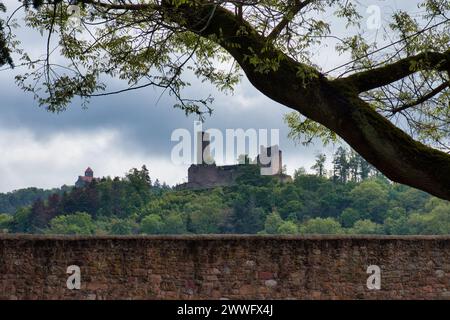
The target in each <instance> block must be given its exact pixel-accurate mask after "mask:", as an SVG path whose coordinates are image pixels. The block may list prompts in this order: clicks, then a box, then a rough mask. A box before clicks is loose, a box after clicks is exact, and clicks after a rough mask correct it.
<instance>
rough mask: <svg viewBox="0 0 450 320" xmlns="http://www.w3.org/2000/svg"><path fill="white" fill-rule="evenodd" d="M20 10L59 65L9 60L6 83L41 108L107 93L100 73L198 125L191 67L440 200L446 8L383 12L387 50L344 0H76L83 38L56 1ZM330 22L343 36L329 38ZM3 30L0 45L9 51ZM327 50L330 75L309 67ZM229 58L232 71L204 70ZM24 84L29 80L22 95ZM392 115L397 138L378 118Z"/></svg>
mask: <svg viewBox="0 0 450 320" xmlns="http://www.w3.org/2000/svg"><path fill="white" fill-rule="evenodd" d="M30 2H33V5H34V7H39V8H40V10H33V9H32V8H30V6H29V4H30ZM25 3H26V5H25V8H27V12H28V14H27V22H28V24H29V25H30V26H32V27H33V28H36V29H39V30H41V31H42V32H46V33H47V34H48V37H47V38H48V39H49V41H48V43H49V44H50V43H51V41H50V40H51V39H52V37H57V36H58V37H59V46H60V47H61V49H62V50H61V53H62V55H63V56H64V57H65V58H67V61H68V63H67V64H66V65H62V66H61V63H59V62H60V59H58V64H56V63H53V60H52V58H53V57H52V56H51V55H50V53H51V52H54V50H51V48H50V46H47V54H46V55H45V56H44V58H41V59H39V58H38V59H33V58H31V57H30V56H29V55H28V54H26V53H25V54H21V55H20V56H21V57H22V58H23V59H24V60H23V63H24V64H25V65H29V66H30V72H29V73H25V74H22V75H19V76H18V77H17V82H18V83H19V85H21V86H22V88H23V89H24V90H26V91H32V92H33V93H35V94H37V95H38V101H39V103H40V104H41V105H45V106H46V107H47V108H48V109H49V110H51V111H60V110H63V109H64V108H65V107H67V105H68V104H69V103H70V101H71V100H72V99H73V97H74V96H80V97H82V98H84V99H89V98H92V97H94V96H97V95H102V94H103V95H105V94H109V93H112V92H99V91H101V90H104V89H105V85H104V84H103V83H101V80H100V79H101V78H102V75H105V74H106V75H111V76H117V77H119V78H122V79H127V80H128V83H129V87H128V88H126V89H124V90H135V89H138V88H144V87H149V86H156V87H160V88H163V89H167V90H168V92H170V93H171V94H172V95H174V96H175V97H177V99H178V103H177V104H176V105H175V106H176V107H179V108H181V109H183V110H184V111H185V112H187V113H196V114H198V115H200V116H203V115H204V114H205V113H209V112H210V111H211V107H210V106H209V104H208V102H210V101H211V99H210V98H209V97H207V98H198V99H186V98H184V97H183V95H182V89H183V88H184V87H185V86H187V85H188V83H189V82H188V81H185V80H184V79H183V75H184V72H183V71H185V70H191V69H194V71H195V74H196V75H197V76H198V77H199V78H200V79H201V80H206V81H210V82H211V83H213V84H214V85H216V86H217V87H218V88H219V89H221V90H229V89H232V88H233V86H234V85H235V84H236V83H237V82H238V80H239V77H238V76H237V73H238V72H239V70H242V71H243V72H244V73H245V75H246V76H247V78H248V79H249V80H250V82H251V83H252V84H253V86H254V87H255V88H257V89H258V90H259V91H260V92H262V93H263V94H265V95H266V96H268V97H270V98H271V99H273V100H274V101H277V102H279V103H281V104H283V105H285V106H287V107H289V108H291V109H293V110H295V111H297V112H300V113H301V114H302V115H303V116H304V117H306V118H305V120H304V121H303V122H302V123H304V122H308V125H304V126H301V127H300V133H303V132H305V131H306V132H307V133H312V134H313V135H317V134H318V135H319V136H320V134H323V132H324V131H327V130H330V131H332V132H334V133H336V134H337V135H339V137H341V138H342V139H344V140H345V141H346V142H347V143H348V144H349V145H351V146H352V147H353V148H354V149H355V151H357V152H358V153H359V154H361V155H362V156H363V157H364V158H365V159H366V160H367V161H369V162H370V163H371V164H373V165H374V166H375V167H377V168H378V169H379V170H380V171H381V172H383V173H384V174H385V175H386V176H388V177H389V178H390V179H391V180H393V181H397V182H400V183H404V184H408V185H411V186H414V187H417V188H419V189H422V190H424V191H427V192H429V193H432V194H434V195H436V196H439V197H442V198H445V199H450V190H449V188H448V185H450V155H448V154H446V153H445V152H443V151H440V150H438V149H439V148H440V149H444V150H446V148H447V145H446V144H447V142H448V130H447V128H446V125H447V124H448V110H449V109H448V108H449V106H448V99H449V86H450V81H449V75H448V73H449V72H450V49H448V48H449V47H450V46H449V41H450V40H449V38H448V37H447V35H448V31H449V23H448V18H447V17H448V12H449V11H450V7H449V5H448V1H447V0H423V1H421V2H420V4H419V6H420V8H421V13H422V14H421V15H420V16H418V15H416V14H414V15H412V14H411V13H410V12H408V11H405V10H404V11H393V12H391V16H390V17H387V14H386V18H389V22H390V23H389V24H388V25H386V26H385V28H384V30H385V32H386V34H387V35H389V37H387V38H388V39H392V41H391V42H388V43H386V42H383V41H379V42H373V43H367V39H365V38H364V37H363V33H364V32H365V30H364V28H365V26H367V23H363V22H366V21H364V20H363V19H364V18H365V17H364V11H365V8H364V7H363V6H361V7H360V6H357V5H355V4H353V3H352V2H349V1H345V2H344V1H338V0H328V1H322V0H303V1H301V0H298V1H286V2H285V1H258V2H249V3H246V2H239V3H236V2H229V1H209V0H185V1H175V0H161V1H149V2H145V3H142V2H141V1H128V2H126V3H125V2H123V1H115V0H112V1H103V0H80V1H79V3H81V4H82V5H83V9H84V10H85V11H89V14H86V15H85V16H83V18H84V24H81V27H82V28H88V29H89V31H90V35H91V36H92V38H91V39H88V38H87V37H77V35H78V34H79V32H82V31H72V29H70V26H69V24H68V23H66V22H67V19H68V17H67V15H66V12H67V10H66V9H67V7H66V6H67V4H66V3H63V2H61V1H50V2H43V1H40V0H33V1H30V0H27V1H25ZM236 6H237V7H238V8H241V9H239V10H234V9H235V7H236ZM243 7H244V8H245V10H243V9H242V8H243ZM363 10H364V11H363ZM330 11H331V12H334V16H335V19H329V16H330V15H329V12H330ZM378 18H379V20H380V19H381V17H378ZM374 19H375V20H376V19H377V17H374ZM372 20H373V19H372ZM339 24H343V25H345V26H346V27H347V32H348V36H347V37H345V38H340V37H339V36H338V35H337V34H336V32H335V31H336V30H338V29H339ZM372 24H373V23H372ZM375 26H376V24H375ZM6 27H7V26H5V27H4V28H3V33H6V34H5V35H4V37H3V38H5V39H7V43H6V44H4V45H3V47H7V49H8V50H12V51H18V50H20V48H18V47H17V42H14V40H15V39H14V38H13V37H10V36H9V35H10V34H9V33H10V31H9V29H8V28H6ZM371 27H372V26H371ZM94 28H95V29H97V30H92V29H94ZM6 30H8V31H6ZM84 30H85V31H86V29H84ZM379 31H380V32H381V30H379ZM8 39H9V40H8ZM13 39H14V40H13ZM328 41H336V42H337V45H335V52H336V54H342V53H348V56H349V57H350V61H348V62H346V63H345V64H342V65H339V66H336V67H334V68H332V69H331V70H323V69H322V68H321V67H320V66H318V65H317V64H316V63H314V62H313V61H312V59H311V56H312V52H313V50H314V48H317V46H318V45H321V44H322V45H324V44H330V42H328ZM19 52H20V51H19ZM230 59H233V60H234V62H235V63H233V64H231V66H232V68H231V71H232V72H227V71H225V70H222V69H219V68H220V66H218V65H219V64H215V63H214V61H216V60H221V61H227V60H228V61H229V60H230ZM3 62H4V61H2V63H3ZM33 68H34V69H33ZM66 68H68V69H66ZM239 68H240V69H239ZM64 70H66V72H64ZM68 70H70V71H68ZM150 70H151V72H150ZM157 72H159V73H157ZM34 79H41V82H40V83H38V84H37V86H30V85H29V84H30V82H32V81H34ZM143 79H145V80H146V82H143ZM43 88H44V89H45V90H43ZM124 90H119V92H122V91H124ZM396 117H400V118H402V120H403V121H395V123H398V124H399V126H403V125H406V128H404V129H407V131H408V132H409V133H410V134H409V135H408V134H406V133H405V131H403V130H402V129H401V128H400V127H398V126H396V125H395V124H394V122H393V121H390V120H391V119H394V118H396ZM394 120H395V119H394ZM325 128H326V129H325ZM301 130H303V131H301Z"/></svg>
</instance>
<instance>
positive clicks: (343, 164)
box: [333, 146, 349, 183]
mask: <svg viewBox="0 0 450 320" xmlns="http://www.w3.org/2000/svg"><path fill="white" fill-rule="evenodd" d="M348 169H349V162H348V157H347V149H345V148H344V147H342V146H340V147H339V148H338V149H337V151H336V152H335V154H334V157H333V178H334V179H335V180H336V181H339V182H342V183H345V182H347V178H348V174H349V171H348Z"/></svg>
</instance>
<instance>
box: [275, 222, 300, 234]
mask: <svg viewBox="0 0 450 320" xmlns="http://www.w3.org/2000/svg"><path fill="white" fill-rule="evenodd" d="M277 233H278V234H297V233H298V226H297V225H296V224H295V223H294V222H292V221H283V222H282V223H281V225H280V226H279V227H278V230H277Z"/></svg>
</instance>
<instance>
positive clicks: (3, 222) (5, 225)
mask: <svg viewBox="0 0 450 320" xmlns="http://www.w3.org/2000/svg"><path fill="white" fill-rule="evenodd" d="M12 227H13V217H12V216H11V215H10V214H7V213H0V233H1V232H3V231H6V232H8V231H10V230H11V229H12Z"/></svg>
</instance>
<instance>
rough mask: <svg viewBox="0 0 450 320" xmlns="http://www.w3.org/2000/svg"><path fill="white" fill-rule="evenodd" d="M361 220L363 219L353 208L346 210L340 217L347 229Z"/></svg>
mask: <svg viewBox="0 0 450 320" xmlns="http://www.w3.org/2000/svg"><path fill="white" fill-rule="evenodd" d="M359 219H361V214H360V213H359V212H358V210H355V209H353V208H346V209H345V210H344V211H342V214H341V216H340V221H341V223H342V226H344V227H345V228H349V227H352V226H353V225H354V224H355V222H356V221H358V220H359Z"/></svg>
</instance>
